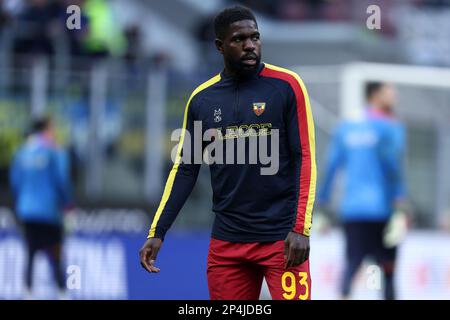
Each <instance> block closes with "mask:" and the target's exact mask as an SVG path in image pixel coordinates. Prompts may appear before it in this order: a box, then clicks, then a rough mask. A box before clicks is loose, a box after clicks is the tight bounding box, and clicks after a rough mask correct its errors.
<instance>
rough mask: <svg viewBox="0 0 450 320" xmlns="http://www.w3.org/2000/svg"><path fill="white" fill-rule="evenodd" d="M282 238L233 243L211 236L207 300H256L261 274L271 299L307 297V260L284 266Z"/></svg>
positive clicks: (309, 281) (309, 277) (308, 285)
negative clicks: (272, 240) (292, 265)
mask: <svg viewBox="0 0 450 320" xmlns="http://www.w3.org/2000/svg"><path fill="white" fill-rule="evenodd" d="M284 265H285V257H284V241H283V240H281V241H276V242H269V243H233V242H227V241H222V240H217V239H211V242H210V245H209V254H208V267H207V275H208V287H209V295H210V298H211V300H258V299H259V296H260V293H261V286H262V282H263V278H264V277H265V278H266V282H267V285H268V287H269V291H270V295H271V296H272V299H276V300H310V298H311V276H310V273H309V260H307V261H305V262H304V263H302V264H301V265H299V266H296V267H293V268H289V269H285V268H284Z"/></svg>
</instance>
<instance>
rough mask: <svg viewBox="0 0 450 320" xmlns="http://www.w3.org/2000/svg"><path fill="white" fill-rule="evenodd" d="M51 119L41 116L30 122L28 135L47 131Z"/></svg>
mask: <svg viewBox="0 0 450 320" xmlns="http://www.w3.org/2000/svg"><path fill="white" fill-rule="evenodd" d="M51 123H52V119H51V117H50V116H42V117H38V118H35V119H33V120H32V121H31V128H30V134H35V133H40V132H43V131H45V130H47V129H48V127H49V126H50V125H51Z"/></svg>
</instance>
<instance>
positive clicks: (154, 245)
mask: <svg viewBox="0 0 450 320" xmlns="http://www.w3.org/2000/svg"><path fill="white" fill-rule="evenodd" d="M161 245H162V240H161V239H159V238H149V239H147V241H145V243H144V245H143V246H142V248H141V250H139V257H140V260H141V266H142V267H143V268H144V269H145V270H147V271H148V272H150V273H153V272H156V273H158V272H159V271H160V269H159V268H157V267H155V261H156V257H157V255H158V251H159V249H160V248H161Z"/></svg>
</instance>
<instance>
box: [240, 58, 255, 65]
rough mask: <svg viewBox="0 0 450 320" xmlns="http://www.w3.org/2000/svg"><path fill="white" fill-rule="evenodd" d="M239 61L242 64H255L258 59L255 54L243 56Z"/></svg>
mask: <svg viewBox="0 0 450 320" xmlns="http://www.w3.org/2000/svg"><path fill="white" fill-rule="evenodd" d="M241 61H242V63H243V64H245V65H247V66H255V65H256V63H257V62H258V60H257V58H256V57H255V56H250V57H244V58H242V59H241Z"/></svg>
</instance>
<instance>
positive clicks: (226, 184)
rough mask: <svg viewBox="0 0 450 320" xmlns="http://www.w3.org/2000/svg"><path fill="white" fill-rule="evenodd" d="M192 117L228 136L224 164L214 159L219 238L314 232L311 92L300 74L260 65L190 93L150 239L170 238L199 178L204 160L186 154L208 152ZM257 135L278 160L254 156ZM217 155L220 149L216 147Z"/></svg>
mask: <svg viewBox="0 0 450 320" xmlns="http://www.w3.org/2000/svg"><path fill="white" fill-rule="evenodd" d="M194 121H199V122H197V125H198V124H201V132H202V133H205V132H206V131H207V130H208V129H212V131H213V132H216V134H215V135H214V139H218V140H216V141H219V140H221V141H222V142H224V143H223V149H221V150H222V151H223V157H220V158H223V161H222V162H223V163H220V162H221V161H216V163H213V164H210V165H209V167H210V172H211V185H212V188H213V208H212V210H213V211H214V212H215V214H216V218H215V222H214V226H213V230H212V237H213V238H216V239H219V240H224V241H230V242H265V241H278V240H284V239H285V238H286V236H287V234H288V232H290V231H295V232H297V233H300V234H303V235H306V236H309V235H310V229H311V220H312V211H313V205H314V197H315V190H316V161H315V138H314V123H313V117H312V113H311V107H310V102H309V97H308V93H307V91H306V88H305V85H304V83H303V81H302V80H301V78H300V77H299V76H298V75H297V74H296V73H294V72H292V71H290V70H287V69H283V68H279V67H276V66H272V65H269V64H264V63H262V64H261V65H260V67H259V68H258V71H257V72H256V73H255V74H253V75H252V76H249V77H246V78H244V79H243V78H235V77H230V76H225V75H224V73H223V72H222V73H220V74H218V75H216V76H215V77H213V78H211V79H210V80H208V81H206V82H205V83H203V84H202V85H200V86H199V87H197V88H196V89H195V90H194V92H193V93H192V95H191V96H190V98H189V100H188V102H187V105H186V109H185V113H184V119H183V130H182V134H181V138H180V142H179V145H178V149H177V155H176V159H175V163H174V165H173V168H172V170H171V171H170V174H169V177H168V179H167V182H166V186H165V189H164V193H163V195H162V199H161V202H160V204H159V207H158V209H157V211H156V213H155V215H154V218H153V222H152V224H151V227H150V231H149V235H148V236H149V237H159V238H164V236H165V234H166V232H167V230H168V229H169V228H170V226H171V225H172V223H173V221H174V220H175V218H176V216H177V214H178V212H179V211H180V209H181V208H182V206H183V204H184V203H185V201H186V199H187V197H188V196H189V194H190V193H191V191H192V189H193V187H194V184H195V182H196V179H197V176H198V173H199V169H200V165H201V164H200V163H197V162H198V161H197V162H195V161H186V159H190V160H193V159H194V156H193V154H194V152H193V150H194V149H195V148H196V147H195V146H194V145H195V144H196V146H197V148H198V146H201V148H200V151H202V150H204V149H205V148H206V149H207V150H208V142H201V137H200V138H199V139H200V141H197V140H198V139H197V138H198V137H195V135H194ZM274 129H277V132H278V138H279V139H276V140H277V141H275V140H273V139H274V138H276V135H275V134H274V133H275V131H274ZM209 131H211V130H209ZM251 137H257V138H258V139H257V147H258V150H259V149H261V143H262V142H261V139H262V138H265V140H266V141H267V143H266V144H265V145H266V146H267V151H266V152H265V153H264V152H263V154H268V155H269V158H270V156H271V155H276V154H277V152H276V151H278V156H277V157H276V159H275V158H273V159H272V160H271V163H270V164H268V163H267V161H265V162H264V160H262V158H260V157H259V156H258V159H257V161H256V163H255V162H254V161H253V162H252V161H250V160H251V158H252V154H251V152H250V151H251V149H252V148H251V146H250V145H251V143H250V139H251ZM195 139H197V140H196V141H194V140H195ZM238 140H240V141H244V146H245V148H244V149H245V151H246V152H247V155H246V156H245V157H244V158H245V161H244V163H242V161H241V162H238V161H236V160H237V156H238V155H240V154H239V152H240V151H239V150H241V151H242V149H239V147H238V145H239V144H238V143H235V144H234V147H231V148H226V147H225V145H226V143H227V142H228V143H229V142H233V141H234V142H237V141H238ZM209 143H210V142H209ZM274 143H277V146H278V148H276V146H275V145H274ZM238 149H239V150H238ZM189 151H192V152H191V153H189ZM186 154H190V156H188V157H186ZM218 154H219V153H218V152H217V150H216V151H214V152H213V153H211V155H213V156H217V155H218ZM217 158H219V157H217ZM197 160H198V159H197ZM233 160H234V161H233ZM270 166H274V167H276V169H277V170H276V172H275V173H274V174H268V175H263V174H261V172H262V171H261V169H262V168H267V167H270Z"/></svg>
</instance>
